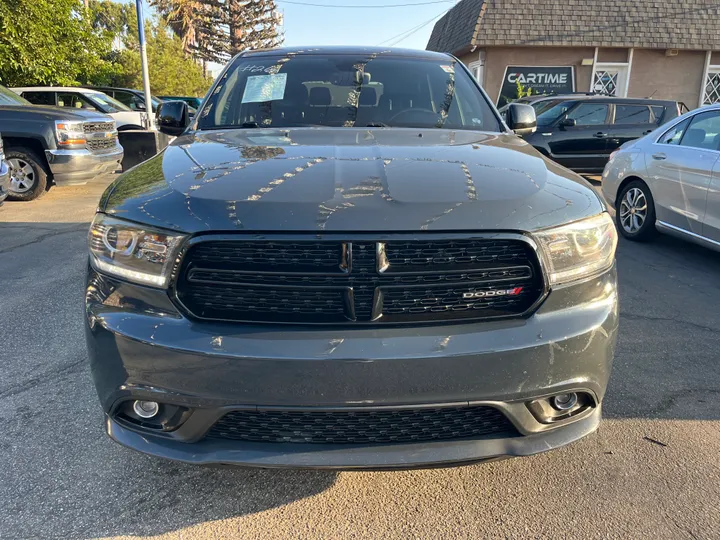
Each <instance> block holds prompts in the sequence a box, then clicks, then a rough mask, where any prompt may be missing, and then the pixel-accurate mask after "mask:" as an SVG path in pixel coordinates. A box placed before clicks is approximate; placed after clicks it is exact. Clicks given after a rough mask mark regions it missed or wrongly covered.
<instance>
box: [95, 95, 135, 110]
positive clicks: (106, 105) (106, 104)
mask: <svg viewBox="0 0 720 540" xmlns="http://www.w3.org/2000/svg"><path fill="white" fill-rule="evenodd" d="M85 95H86V96H87V97H88V99H90V100H92V101H94V102H96V103H99V104H100V105H102V107H103V112H105V113H116V112H120V111H129V110H130V107H128V106H127V105H125V104H124V103H120V102H119V101H118V100H116V99H114V98H111V97H110V96H108V95H107V94H103V93H102V92H92V93H89V92H88V93H87V94H85Z"/></svg>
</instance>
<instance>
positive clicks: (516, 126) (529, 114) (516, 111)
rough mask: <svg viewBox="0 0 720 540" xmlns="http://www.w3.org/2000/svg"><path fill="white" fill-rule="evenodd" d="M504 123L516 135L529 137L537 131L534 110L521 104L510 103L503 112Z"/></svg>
mask: <svg viewBox="0 0 720 540" xmlns="http://www.w3.org/2000/svg"><path fill="white" fill-rule="evenodd" d="M505 122H506V123H507V125H508V127H509V128H510V129H512V130H513V131H514V132H515V134H516V135H530V134H531V133H535V130H536V129H537V117H536V116H535V109H533V108H532V107H531V106H530V105H524V104H522V103H511V104H510V105H508V108H507V111H505Z"/></svg>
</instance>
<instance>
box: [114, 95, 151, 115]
mask: <svg viewBox="0 0 720 540" xmlns="http://www.w3.org/2000/svg"><path fill="white" fill-rule="evenodd" d="M114 94H115V96H114V97H115V99H116V100H118V101H119V102H120V103H122V104H123V105H125V106H126V107H128V108H129V109H131V110H133V111H141V110H142V111H144V110H145V106H144V104H143V102H142V100H141V99H140V98H138V97H137V96H136V95H135V94H133V93H132V92H126V91H124V90H115V92H114Z"/></svg>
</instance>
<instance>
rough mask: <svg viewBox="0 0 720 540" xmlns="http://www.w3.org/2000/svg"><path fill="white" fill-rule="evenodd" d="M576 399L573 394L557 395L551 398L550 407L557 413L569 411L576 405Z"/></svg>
mask: <svg viewBox="0 0 720 540" xmlns="http://www.w3.org/2000/svg"><path fill="white" fill-rule="evenodd" d="M577 402H578V397H577V394H576V393H575V392H572V393H571V394H559V395H557V396H555V397H553V398H552V406H553V407H554V408H556V409H557V410H558V411H569V410H570V409H572V408H573V407H574V406H575V405H577Z"/></svg>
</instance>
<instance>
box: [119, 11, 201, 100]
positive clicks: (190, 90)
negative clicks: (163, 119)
mask: <svg viewBox="0 0 720 540" xmlns="http://www.w3.org/2000/svg"><path fill="white" fill-rule="evenodd" d="M145 37H146V39H147V57H148V69H149V72H150V89H151V90H152V93H153V94H158V95H176V96H202V95H204V94H205V92H207V89H208V88H209V87H210V85H211V84H212V78H211V77H208V76H206V75H204V74H203V70H202V67H201V66H200V65H199V64H198V63H197V62H196V61H194V60H193V59H191V58H188V57H186V56H185V54H184V52H183V46H182V42H181V41H180V39H179V38H177V37H176V36H174V35H172V34H171V33H170V31H169V30H168V28H167V26H166V25H165V23H163V22H162V21H160V22H158V23H157V24H155V25H149V24H146V25H145ZM116 63H117V65H118V69H117V70H116V72H115V74H114V77H113V80H112V82H111V84H112V85H113V86H124V87H128V88H142V69H141V64H140V50H139V47H138V44H137V38H136V37H134V35H131V34H128V39H127V40H126V47H125V48H124V49H122V50H120V51H119V52H118V53H117V56H116Z"/></svg>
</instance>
